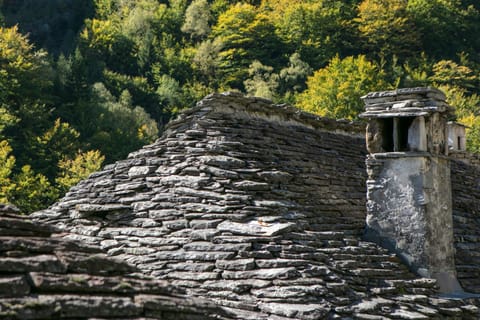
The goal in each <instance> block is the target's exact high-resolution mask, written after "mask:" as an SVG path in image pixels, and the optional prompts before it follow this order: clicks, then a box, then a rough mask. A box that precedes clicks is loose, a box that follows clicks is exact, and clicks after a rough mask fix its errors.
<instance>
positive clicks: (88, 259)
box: [0, 210, 227, 320]
mask: <svg viewBox="0 0 480 320" xmlns="http://www.w3.org/2000/svg"><path fill="white" fill-rule="evenodd" d="M4 212H5V210H2V215H1V216H0V318H1V319H72V318H74V319H91V318H94V317H101V318H104V319H120V318H122V319H132V320H133V319H146V318H145V317H148V318H149V319H173V317H175V318H180V319H183V318H181V317H182V316H183V317H185V319H190V317H196V318H195V319H227V317H226V316H225V314H224V313H222V311H221V310H217V309H218V308H217V307H216V306H214V305H213V304H212V303H211V302H210V303H209V302H206V301H204V300H202V299H191V298H188V299H187V298H185V297H184V296H182V293H183V290H180V289H177V288H174V287H173V286H172V285H170V284H169V283H168V282H166V281H160V280H153V279H149V278H147V277H145V276H142V275H141V274H135V271H138V270H136V269H135V268H134V267H132V266H130V265H128V264H126V263H125V262H123V261H120V260H116V259H112V258H110V257H107V256H106V255H105V254H104V253H103V252H102V250H100V249H99V248H97V247H92V246H88V245H84V244H82V243H79V242H73V241H68V240H65V239H62V238H60V237H58V235H55V234H53V232H54V231H55V229H54V228H53V227H48V226H44V225H39V224H36V223H33V222H31V221H30V220H29V219H27V218H25V217H21V216H14V215H10V214H6V213H4ZM208 315H211V316H208ZM214 315H218V317H214Z"/></svg>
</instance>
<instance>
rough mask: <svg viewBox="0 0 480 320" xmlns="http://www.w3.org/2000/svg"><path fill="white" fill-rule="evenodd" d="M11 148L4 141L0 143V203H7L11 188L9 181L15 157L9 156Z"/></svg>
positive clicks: (11, 183) (11, 184) (10, 181)
mask: <svg viewBox="0 0 480 320" xmlns="http://www.w3.org/2000/svg"><path fill="white" fill-rule="evenodd" d="M11 152H12V148H11V147H10V145H9V144H8V142H7V141H6V140H2V141H0V203H8V202H9V201H8V194H9V192H10V191H11V189H12V187H13V182H12V180H11V176H12V171H13V168H14V166H15V157H14V156H12V155H11Z"/></svg>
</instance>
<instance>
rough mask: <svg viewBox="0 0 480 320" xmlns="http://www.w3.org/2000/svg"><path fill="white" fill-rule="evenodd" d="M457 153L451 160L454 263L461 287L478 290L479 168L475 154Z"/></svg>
mask: <svg viewBox="0 0 480 320" xmlns="http://www.w3.org/2000/svg"><path fill="white" fill-rule="evenodd" d="M460 155H461V157H460V159H461V160H453V161H452V162H451V170H452V171H451V178H452V201H453V227H454V237H455V249H456V253H455V263H456V267H457V273H458V280H459V281H460V283H461V284H462V287H463V288H464V289H465V290H467V291H470V292H476V293H480V167H479V166H478V165H477V163H478V156H476V155H470V156H469V155H468V154H467V153H462V154H460ZM452 157H456V155H452ZM468 162H470V163H471V164H469V163H468Z"/></svg>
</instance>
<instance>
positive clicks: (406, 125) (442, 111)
mask: <svg viewBox="0 0 480 320" xmlns="http://www.w3.org/2000/svg"><path fill="white" fill-rule="evenodd" d="M362 99H363V100H364V102H365V105H366V106H365V109H366V110H365V112H364V113H362V114H361V115H360V116H361V117H362V118H366V119H368V125H367V133H366V140H367V150H368V152H369V155H368V157H367V160H366V163H367V171H368V180H367V224H366V225H367V227H366V233H365V236H366V238H367V239H368V240H370V241H373V242H376V243H378V244H380V245H382V246H384V247H386V248H388V249H390V250H392V251H394V252H395V253H396V254H397V255H398V256H399V257H400V258H401V259H403V260H404V261H405V262H406V263H407V264H408V266H409V267H410V268H411V270H412V271H414V272H416V273H417V274H419V275H420V276H423V277H430V278H435V279H437V281H438V284H439V287H440V291H441V292H442V293H457V292H461V291H462V288H461V287H460V285H459V283H458V281H457V278H456V271H455V262H454V246H453V226H452V225H453V222H452V199H451V183H450V163H449V160H448V159H447V157H446V156H447V153H448V132H447V120H448V118H449V116H450V112H451V108H450V107H449V106H448V104H447V103H446V102H445V95H444V94H443V93H442V92H441V91H439V90H437V89H433V88H409V89H398V90H394V91H385V92H373V93H369V94H367V95H366V96H364V97H362Z"/></svg>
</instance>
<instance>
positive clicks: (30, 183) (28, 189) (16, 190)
mask: <svg viewBox="0 0 480 320" xmlns="http://www.w3.org/2000/svg"><path fill="white" fill-rule="evenodd" d="M58 196H59V194H58V190H57V189H56V188H55V187H54V186H52V185H51V183H50V181H49V180H48V179H47V178H46V177H45V176H44V175H42V174H39V173H35V172H34V171H33V170H32V168H31V167H30V166H29V165H25V166H23V167H22V169H21V171H20V172H19V173H18V174H16V175H15V176H14V177H13V186H12V187H11V188H10V189H9V190H8V192H7V199H8V203H13V204H14V205H16V206H17V207H18V208H19V209H20V210H21V212H23V213H30V212H33V211H36V210H40V209H44V208H46V207H47V206H48V205H50V204H52V203H53V202H54V201H55V200H56V199H58Z"/></svg>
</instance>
